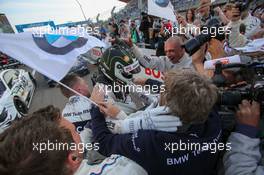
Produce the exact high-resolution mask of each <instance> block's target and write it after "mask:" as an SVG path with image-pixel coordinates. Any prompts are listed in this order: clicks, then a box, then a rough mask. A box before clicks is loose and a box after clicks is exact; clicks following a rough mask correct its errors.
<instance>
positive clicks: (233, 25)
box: [227, 6, 261, 48]
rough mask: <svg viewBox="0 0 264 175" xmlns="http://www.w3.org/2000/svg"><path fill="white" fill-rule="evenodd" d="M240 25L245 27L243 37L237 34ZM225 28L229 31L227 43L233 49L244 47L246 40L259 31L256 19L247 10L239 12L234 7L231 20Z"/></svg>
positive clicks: (258, 23) (258, 21) (258, 22)
mask: <svg viewBox="0 0 264 175" xmlns="http://www.w3.org/2000/svg"><path fill="white" fill-rule="evenodd" d="M242 23H243V24H245V26H246V32H245V35H244V36H243V35H241V34H240V32H239V27H240V25H241V24H242ZM227 26H228V28H229V29H230V30H231V32H230V35H229V36H228V42H229V44H230V46H231V47H234V48H235V47H243V46H245V45H246V43H247V42H248V40H249V39H252V38H253V37H254V35H255V34H256V33H258V31H259V29H261V27H260V20H259V19H258V18H256V17H254V16H252V15H251V14H250V13H249V10H248V9H246V10H244V11H242V12H241V11H240V10H239V8H237V7H236V6H233V7H232V18H231V21H230V23H229V24H228V25H227Z"/></svg>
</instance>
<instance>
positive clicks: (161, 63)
mask: <svg viewBox="0 0 264 175" xmlns="http://www.w3.org/2000/svg"><path fill="white" fill-rule="evenodd" d="M182 45H183V41H182V39H181V38H180V37H178V36H173V37H170V38H169V39H168V40H167V41H166V42H165V45H164V50H165V54H166V56H160V57H155V56H152V57H149V56H146V55H144V54H143V53H142V52H141V51H140V50H139V48H138V47H137V46H136V45H133V47H132V51H133V53H134V54H135V56H136V57H137V58H138V60H139V62H140V64H141V65H143V66H144V67H147V68H151V69H155V70H158V71H161V72H167V71H169V70H171V69H177V68H193V65H192V58H191V57H190V56H189V55H188V54H187V53H186V52H185V50H184V48H183V47H182ZM130 46H132V45H130Z"/></svg>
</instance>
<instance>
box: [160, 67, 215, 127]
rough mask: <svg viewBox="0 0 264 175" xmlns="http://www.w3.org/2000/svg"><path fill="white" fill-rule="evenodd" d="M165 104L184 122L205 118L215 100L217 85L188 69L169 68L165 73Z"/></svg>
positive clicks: (202, 120) (199, 121) (191, 122)
mask: <svg viewBox="0 0 264 175" xmlns="http://www.w3.org/2000/svg"><path fill="white" fill-rule="evenodd" d="M164 84H165V93H164V101H165V105H166V106H167V107H169V108H170V110H171V111H172V114H174V115H176V116H178V117H179V118H180V119H181V121H182V122H183V123H184V124H198V123H203V122H205V121H206V120H207V118H208V115H209V113H210V111H211V109H212V107H213V106H214V104H215V103H216V101H217V87H216V86H215V85H213V84H212V83H211V82H210V80H209V79H208V78H206V77H203V76H201V75H199V74H198V73H196V72H194V71H193V70H190V69H178V70H171V71H169V72H168V73H167V74H166V75H165V81H164Z"/></svg>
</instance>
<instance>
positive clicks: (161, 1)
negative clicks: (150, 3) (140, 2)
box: [154, 0, 170, 7]
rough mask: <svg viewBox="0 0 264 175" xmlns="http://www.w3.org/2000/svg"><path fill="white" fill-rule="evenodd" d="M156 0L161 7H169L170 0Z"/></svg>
mask: <svg viewBox="0 0 264 175" xmlns="http://www.w3.org/2000/svg"><path fill="white" fill-rule="evenodd" d="M154 2H155V3H156V4H157V5H158V6H160V7H167V6H168V4H169V3H170V0H154Z"/></svg>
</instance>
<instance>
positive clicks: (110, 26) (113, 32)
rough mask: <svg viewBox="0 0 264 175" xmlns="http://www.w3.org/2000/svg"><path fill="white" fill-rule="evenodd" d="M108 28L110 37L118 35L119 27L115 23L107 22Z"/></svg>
mask: <svg viewBox="0 0 264 175" xmlns="http://www.w3.org/2000/svg"><path fill="white" fill-rule="evenodd" d="M108 30H109V31H110V37H112V38H115V37H119V29H118V25H117V24H116V23H113V22H110V23H108Z"/></svg>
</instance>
